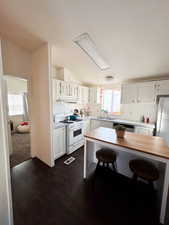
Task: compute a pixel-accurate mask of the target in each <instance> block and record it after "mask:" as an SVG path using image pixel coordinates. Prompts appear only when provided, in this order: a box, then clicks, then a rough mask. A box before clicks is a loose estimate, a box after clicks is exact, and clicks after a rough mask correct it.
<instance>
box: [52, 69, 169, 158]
mask: <svg viewBox="0 0 169 225" xmlns="http://www.w3.org/2000/svg"><path fill="white" fill-rule="evenodd" d="M69 74H70V73H69ZM118 89H119V90H118V91H119V92H120V93H121V99H120V102H118V103H117V104H120V108H121V109H120V110H121V112H119V115H117V113H113V112H110V113H108V112H105V111H104V110H103V109H102V107H104V105H103V102H102V98H103V96H101V93H103V88H100V87H87V86H82V85H79V84H76V83H75V82H68V81H63V80H58V79H57V78H56V77H55V78H53V105H54V106H53V110H54V111H53V115H54V116H55V124H56V123H58V122H59V121H61V120H63V119H65V117H66V116H69V115H71V114H73V110H74V109H76V108H78V109H79V112H80V111H84V112H83V113H82V116H80V114H79V116H80V117H81V119H83V132H82V133H83V134H84V133H87V132H89V131H90V130H93V129H96V128H98V127H108V128H114V127H116V126H117V125H119V124H121V125H123V126H125V128H126V130H127V131H130V132H134V133H138V134H145V135H150V136H154V135H157V136H160V128H159V127H158V125H159V122H158V124H157V117H158V114H157V112H158V101H157V97H158V96H160V95H169V80H161V81H160V80H156V81H151V80H147V81H146V80H145V81H144V82H143V81H142V82H134V83H125V84H122V87H121V90H120V88H118ZM104 90H106V89H104ZM64 91H65V92H64ZM69 93H70V94H69ZM56 109H57V110H56ZM58 112H59V113H58ZM59 126H62V127H64V126H63V125H61V124H60V123H59ZM59 128H60V127H59ZM62 132H63V136H64V137H63V138H62V140H66V137H65V135H66V132H65V131H63V128H62ZM166 132H167V130H166ZM161 135H162V134H161ZM166 141H168V140H167V139H166ZM56 142H57V143H58V141H56ZM63 142H64V141H63ZM64 146H65V145H64ZM62 149H64V148H62ZM65 153H66V150H64V151H63V154H65Z"/></svg>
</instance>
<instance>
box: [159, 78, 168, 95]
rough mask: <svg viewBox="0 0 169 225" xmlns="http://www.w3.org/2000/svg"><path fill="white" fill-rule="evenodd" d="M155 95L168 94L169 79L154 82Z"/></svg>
mask: <svg viewBox="0 0 169 225" xmlns="http://www.w3.org/2000/svg"><path fill="white" fill-rule="evenodd" d="M156 94H157V95H169V80H162V81H158V82H157V83H156Z"/></svg>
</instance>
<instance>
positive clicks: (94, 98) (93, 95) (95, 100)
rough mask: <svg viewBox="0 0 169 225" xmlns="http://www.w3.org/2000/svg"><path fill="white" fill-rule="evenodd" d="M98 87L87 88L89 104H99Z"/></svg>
mask: <svg viewBox="0 0 169 225" xmlns="http://www.w3.org/2000/svg"><path fill="white" fill-rule="evenodd" d="M100 91H101V89H100V88H97V87H92V88H89V102H90V104H100V103H101V102H100Z"/></svg>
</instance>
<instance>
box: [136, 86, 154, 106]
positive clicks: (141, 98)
mask: <svg viewBox="0 0 169 225" xmlns="http://www.w3.org/2000/svg"><path fill="white" fill-rule="evenodd" d="M137 87H138V89H137V90H138V97H137V102H138V103H154V102H155V82H144V83H139V84H138V86H137Z"/></svg>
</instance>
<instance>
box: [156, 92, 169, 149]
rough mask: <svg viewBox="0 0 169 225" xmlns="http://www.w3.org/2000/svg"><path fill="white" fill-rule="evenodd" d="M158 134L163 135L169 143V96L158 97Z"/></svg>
mask: <svg viewBox="0 0 169 225" xmlns="http://www.w3.org/2000/svg"><path fill="white" fill-rule="evenodd" d="M156 135H157V136H160V137H163V138H164V139H165V141H166V142H167V144H168V145H169V96H158V98H157V122H156Z"/></svg>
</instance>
